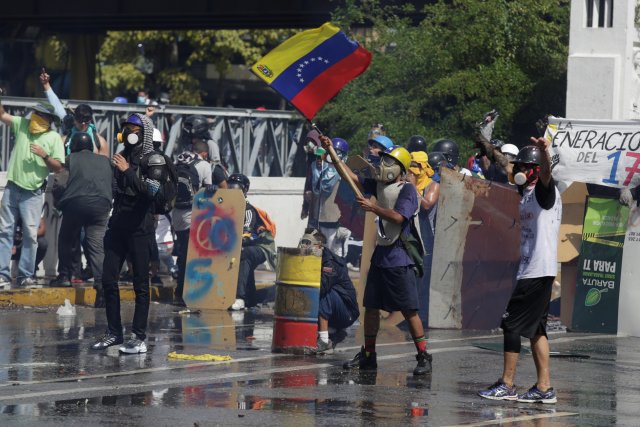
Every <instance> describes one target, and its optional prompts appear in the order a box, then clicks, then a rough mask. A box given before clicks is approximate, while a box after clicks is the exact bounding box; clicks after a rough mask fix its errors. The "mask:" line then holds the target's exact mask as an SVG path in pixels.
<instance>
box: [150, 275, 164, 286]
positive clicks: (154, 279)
mask: <svg viewBox="0 0 640 427" xmlns="http://www.w3.org/2000/svg"><path fill="white" fill-rule="evenodd" d="M151 284H152V285H160V286H162V279H161V278H160V276H153V277H152V278H151Z"/></svg>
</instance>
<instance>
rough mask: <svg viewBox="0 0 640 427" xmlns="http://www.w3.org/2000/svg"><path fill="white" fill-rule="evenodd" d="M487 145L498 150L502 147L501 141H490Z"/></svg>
mask: <svg viewBox="0 0 640 427" xmlns="http://www.w3.org/2000/svg"><path fill="white" fill-rule="evenodd" d="M489 143H490V144H491V145H493V146H494V147H496V148H500V147H502V146H503V145H504V141H503V140H501V139H492V140H491V141H489Z"/></svg>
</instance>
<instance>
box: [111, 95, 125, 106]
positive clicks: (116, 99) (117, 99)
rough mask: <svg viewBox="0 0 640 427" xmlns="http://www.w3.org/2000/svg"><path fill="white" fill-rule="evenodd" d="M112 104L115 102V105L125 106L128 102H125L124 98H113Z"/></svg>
mask: <svg viewBox="0 0 640 427" xmlns="http://www.w3.org/2000/svg"><path fill="white" fill-rule="evenodd" d="M113 102H115V103H116V104H127V103H128V102H129V101H127V98H125V97H124V96H116V97H115V98H113Z"/></svg>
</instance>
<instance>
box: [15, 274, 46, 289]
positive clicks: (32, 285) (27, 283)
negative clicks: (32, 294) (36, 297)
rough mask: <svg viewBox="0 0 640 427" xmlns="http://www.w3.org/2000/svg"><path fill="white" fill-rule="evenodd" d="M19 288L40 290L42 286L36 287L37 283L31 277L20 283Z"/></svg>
mask: <svg viewBox="0 0 640 427" xmlns="http://www.w3.org/2000/svg"><path fill="white" fill-rule="evenodd" d="M20 287H21V288H24V289H35V288H41V287H42V285H38V282H36V280H35V279H34V278H33V277H26V278H24V279H22V281H21V282H20Z"/></svg>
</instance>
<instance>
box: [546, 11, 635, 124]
mask: <svg viewBox="0 0 640 427" xmlns="http://www.w3.org/2000/svg"><path fill="white" fill-rule="evenodd" d="M590 1H592V2H594V3H595V4H598V3H599V2H598V1H595V0H572V1H571V29H570V34H569V60H568V73H567V107H566V108H567V109H566V114H565V116H566V117H567V118H572V119H614V120H621V119H632V118H637V119H640V107H638V108H635V109H634V107H633V105H634V103H636V104H637V105H638V106H640V76H638V74H637V73H640V67H639V68H638V70H637V71H636V70H634V65H633V56H634V52H635V50H638V51H639V52H640V43H638V41H639V39H638V32H637V30H636V29H635V27H634V13H635V5H636V1H635V0H611V3H612V4H613V5H614V7H613V26H612V27H604V28H598V27H597V26H596V27H587V26H586V25H587V18H586V7H587V3H588V2H590ZM605 13H609V12H605ZM595 14H597V11H596V12H594V15H595ZM594 19H595V17H594ZM639 58H640V57H639ZM542 60H544V59H542ZM634 110H635V111H634Z"/></svg>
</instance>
